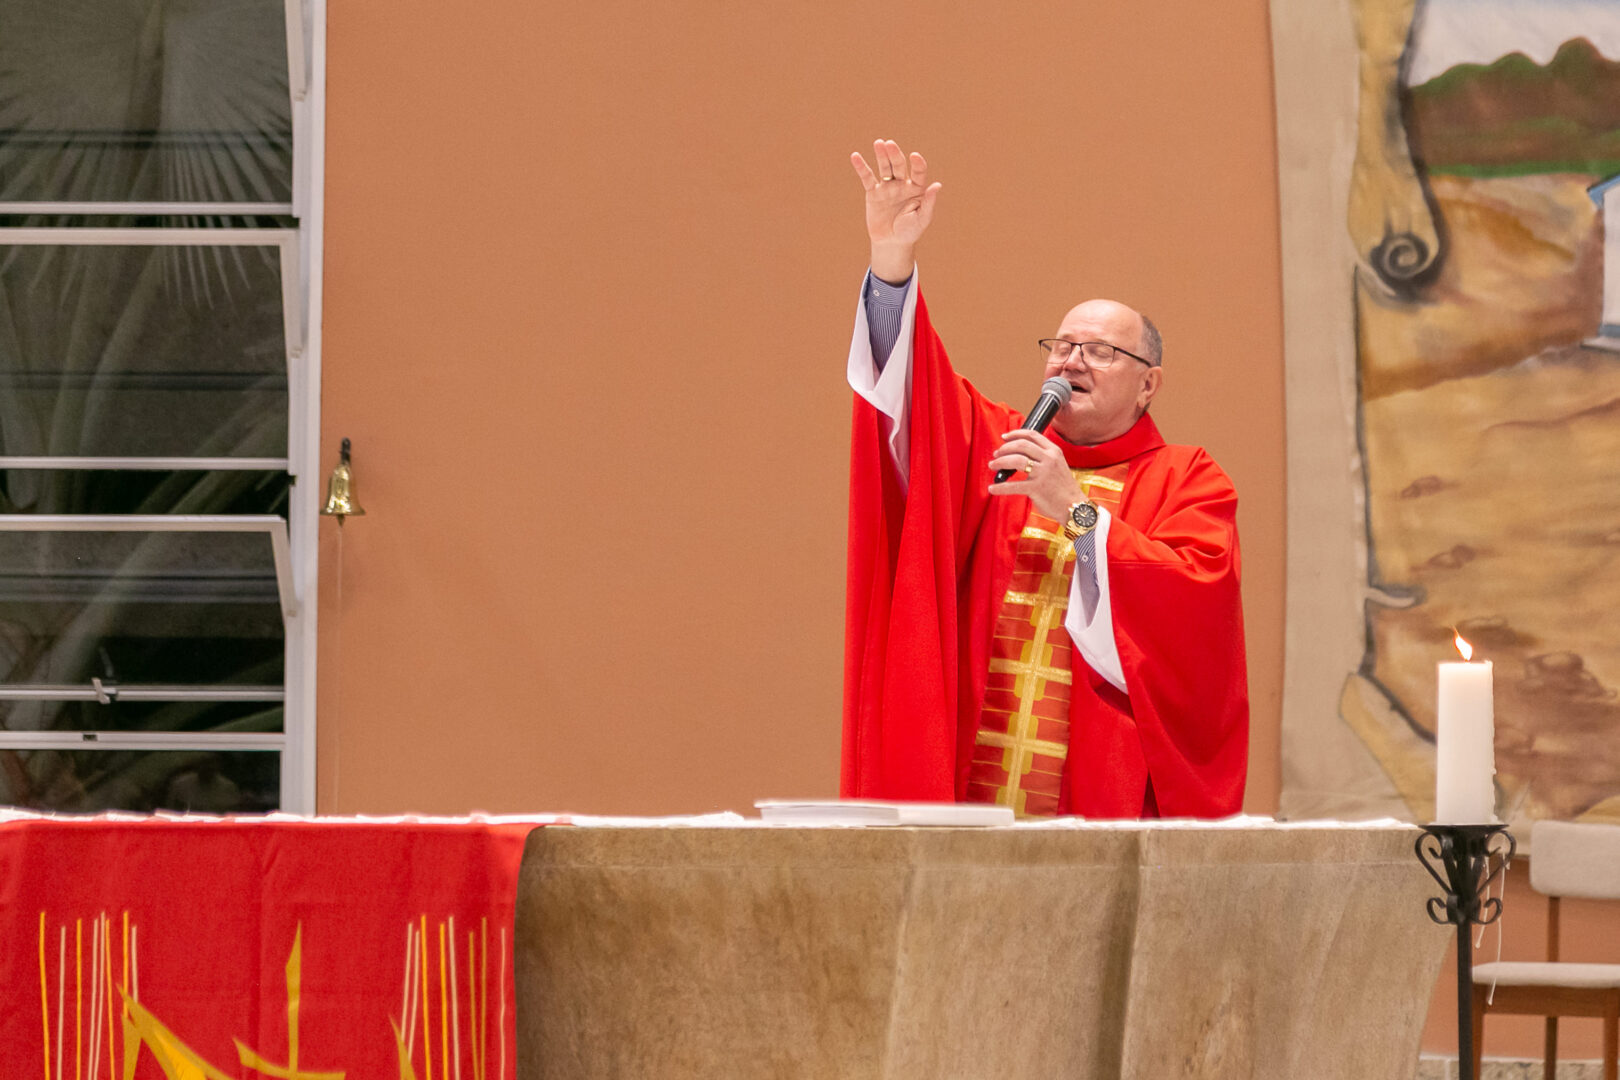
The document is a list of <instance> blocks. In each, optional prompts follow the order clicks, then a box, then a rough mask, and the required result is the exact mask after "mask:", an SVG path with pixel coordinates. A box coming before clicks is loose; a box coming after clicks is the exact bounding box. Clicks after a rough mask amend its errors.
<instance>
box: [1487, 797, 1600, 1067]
mask: <svg viewBox="0 0 1620 1080" xmlns="http://www.w3.org/2000/svg"><path fill="white" fill-rule="evenodd" d="M1530 887H1531V888H1532V889H1534V890H1536V892H1538V893H1541V894H1543V895H1544V896H1546V897H1547V959H1546V961H1545V962H1542V963H1523V962H1506V961H1504V962H1501V963H1490V964H1479V965H1477V966H1476V967H1475V968H1474V1017H1473V1019H1474V1075H1475V1076H1478V1075H1480V1072H1479V1069H1480V1057H1481V1055H1482V1052H1483V1048H1482V1041H1483V1036H1484V1033H1485V1014H1486V1013H1487V1012H1492V1013H1513V1014H1516V1015H1520V1016H1524V1015H1530V1016H1545V1017H1546V1018H1547V1053H1546V1064H1545V1066H1544V1072H1543V1073H1542V1075H1543V1076H1544V1077H1545V1078H1546V1080H1554V1078H1555V1077H1556V1076H1557V1069H1558V1018H1559V1017H1560V1016H1595V1017H1601V1018H1602V1020H1603V1080H1620V1077H1617V1076H1616V1069H1617V1063H1616V1059H1617V1058H1620V964H1574V963H1564V962H1562V961H1560V960H1559V959H1558V902H1559V900H1560V898H1562V897H1565V896H1572V897H1580V898H1584V899H1597V900H1620V825H1579V824H1576V823H1574V822H1567V821H1538V822H1536V823H1535V824H1534V825H1532V826H1531V828H1530ZM1492 981H1495V983H1496V998H1495V1000H1494V1001H1493V1002H1492V1003H1491V1004H1490V1005H1486V1004H1485V996H1486V994H1487V992H1488V991H1489V989H1490V985H1491V983H1492Z"/></svg>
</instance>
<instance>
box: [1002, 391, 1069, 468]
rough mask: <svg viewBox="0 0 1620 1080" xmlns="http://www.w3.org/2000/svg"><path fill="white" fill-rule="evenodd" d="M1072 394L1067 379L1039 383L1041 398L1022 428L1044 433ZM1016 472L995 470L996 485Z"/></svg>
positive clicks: (1037, 400) (1030, 411)
mask: <svg viewBox="0 0 1620 1080" xmlns="http://www.w3.org/2000/svg"><path fill="white" fill-rule="evenodd" d="M1072 393H1074V387H1072V386H1070V385H1069V382H1068V380H1067V379H1055V378H1054V379H1047V380H1046V381H1045V382H1043V383H1041V396H1040V397H1039V398H1038V399H1036V401H1035V407H1034V408H1033V409H1031V410H1029V415H1028V416H1026V417H1025V418H1024V423H1023V425H1022V426H1023V427H1027V428H1029V429H1030V430H1031V431H1045V430H1046V425H1047V424H1050V423H1051V422H1052V417H1054V416H1056V415H1057V414H1058V410H1059V409H1061V408H1063V406H1065V405H1067V404H1068V403H1069V395H1070V394H1072ZM1017 471H1018V470H1017V469H997V470H996V483H998V484H1004V483H1006V482H1007V479H1008V477H1010V476H1012V474H1013V473H1015V472H1017Z"/></svg>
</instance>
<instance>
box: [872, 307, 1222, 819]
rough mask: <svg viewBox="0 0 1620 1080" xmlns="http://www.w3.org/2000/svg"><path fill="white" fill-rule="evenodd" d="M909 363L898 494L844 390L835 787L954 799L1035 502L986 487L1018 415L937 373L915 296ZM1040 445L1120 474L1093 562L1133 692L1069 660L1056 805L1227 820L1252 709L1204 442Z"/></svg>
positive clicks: (1217, 481) (1136, 434) (948, 373)
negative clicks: (843, 601) (1065, 736)
mask: <svg viewBox="0 0 1620 1080" xmlns="http://www.w3.org/2000/svg"><path fill="white" fill-rule="evenodd" d="M911 363H912V372H911V396H910V407H909V418H910V451H909V452H910V468H909V478H910V484H909V492H908V491H904V490H902V488H901V486H900V482H899V480H898V477H897V476H896V474H895V470H894V467H893V464H892V463H891V462H890V461H889V460H888V449H887V447H886V445H885V439H884V435H883V427H882V425H881V424H880V422H879V419H880V418H879V414H878V412H877V410H876V409H874V408H873V407H872V406H871V405H870V404H868V403H867V402H866V401H865V400H863V399H862V398H861V397H859V396H858V395H857V396H856V398H855V414H854V424H853V447H852V450H851V453H850V510H849V567H848V583H847V589H848V592H847V607H846V613H845V619H846V622H845V644H844V747H843V778H842V785H841V788H842V792H843V794H844V795H845V796H846V797H851V798H884V799H917V800H935V801H960V800H961V799H962V797H963V795H964V793H965V791H966V789H967V781H968V771H969V768H970V766H971V764H972V758H973V744H974V738H975V734H976V731H977V726H978V722H979V716H980V706H981V703H982V701H983V698H984V692H985V683H986V678H987V672H988V670H989V651H990V646H991V635H992V631H993V629H994V626H995V623H996V617H997V613H998V610H999V607H1000V605H1001V601H1002V598H1003V597H1004V596H1005V594H1006V592H1007V585H1008V581H1009V579H1010V577H1011V573H1012V565H1013V556H1014V551H1015V547H1016V544H1017V541H1018V536H1019V533H1020V531H1021V530H1022V528H1023V525H1024V522H1025V520H1026V518H1027V517H1028V514H1029V508H1030V504H1029V500H1028V499H1027V498H1025V497H1023V496H995V495H991V494H989V493H988V492H987V491H986V490H985V489H986V488H987V487H988V485H989V483H990V479H991V470H990V469H989V466H988V462H989V460H990V458H991V457H993V456H994V453H995V449H996V448H997V447H998V446H1000V444H1001V436H1002V435H1003V434H1004V433H1005V432H1007V431H1010V430H1012V429H1014V428H1016V427H1018V426H1019V425H1020V423H1021V422H1022V414H1021V413H1019V412H1017V411H1016V410H1013V409H1010V408H1008V407H1007V406H1005V405H1002V404H999V403H996V402H992V401H989V400H987V399H986V398H984V397H983V396H982V395H981V394H980V393H979V392H978V391H977V390H975V389H974V388H973V386H972V385H971V384H970V383H968V382H967V380H966V379H963V378H962V377H961V376H960V375H958V374H957V373H956V372H955V371H954V370H953V369H952V368H951V365H950V361H949V359H948V358H947V357H946V355H945V349H944V347H943V346H942V345H941V343H940V341H939V337H938V336H937V335H936V334H935V333H934V330H933V327H932V325H931V324H930V323H929V321H928V313H927V307H926V305H925V304H924V303H923V300H922V297H920V296H919V297H918V298H917V313H916V329H915V333H914V338H913V343H912V358H911ZM1048 435H1049V437H1051V438H1052V439H1053V441H1054V442H1056V443H1057V444H1058V446H1060V447H1061V448H1062V449H1063V452H1064V455H1065V456H1066V457H1067V458H1068V462H1069V464H1070V466H1072V467H1076V468H1101V467H1105V466H1108V465H1113V464H1117V463H1119V462H1122V461H1123V462H1126V463H1127V464H1128V472H1127V480H1126V482H1125V490H1124V493H1123V496H1122V500H1121V503H1120V506H1119V509H1118V511H1117V512H1116V513H1115V514H1114V517H1113V523H1112V526H1111V528H1110V530H1109V534H1108V545H1107V556H1108V574H1109V582H1110V594H1111V610H1112V614H1113V621H1114V634H1115V641H1116V645H1117V647H1118V650H1119V658H1120V664H1121V667H1122V669H1123V671H1124V674H1125V685H1126V687H1127V688H1128V690H1129V696H1127V695H1126V694H1124V693H1121V692H1120V691H1119V690H1117V689H1116V688H1115V687H1114V686H1113V685H1112V684H1110V683H1108V682H1107V681H1106V680H1104V679H1103V678H1102V677H1101V676H1099V675H1097V674H1096V673H1095V672H1094V671H1092V670H1091V668H1090V666H1089V665H1088V664H1087V663H1086V661H1085V660H1084V659H1083V658H1082V657H1081V656H1080V655H1079V653H1078V652H1075V653H1074V655H1073V658H1072V659H1073V670H1074V673H1075V678H1074V686H1073V691H1072V696H1071V700H1070V712H1069V724H1070V746H1069V753H1068V757H1067V758H1066V760H1065V763H1064V777H1063V780H1064V784H1063V791H1062V795H1061V797H1060V802H1059V810H1060V812H1063V813H1071V814H1079V815H1083V816H1086V817H1100V818H1134V817H1137V816H1139V815H1140V814H1141V812H1142V809H1143V804H1144V797H1145V795H1146V793H1147V791H1148V784H1149V781H1150V779H1151V783H1152V793H1153V796H1154V799H1155V800H1156V802H1157V805H1158V808H1159V811H1160V812H1161V813H1162V814H1163V815H1164V816H1166V817H1205V818H1207V817H1221V816H1225V815H1229V814H1234V813H1237V812H1238V811H1239V809H1240V808H1241V806H1242V801H1243V784H1244V778H1245V775H1246V773H1247V767H1248V731H1249V700H1248V677H1247V671H1246V666H1245V661H1244V650H1243V612H1242V603H1241V596H1240V593H1239V588H1238V573H1239V560H1238V542H1237V524H1236V514H1237V495H1236V493H1235V492H1234V491H1233V488H1232V483H1231V481H1230V480H1229V479H1227V476H1226V474H1225V473H1224V472H1222V471H1221V469H1220V467H1219V466H1217V465H1216V464H1215V462H1214V461H1213V460H1212V459H1211V458H1210V457H1209V455H1208V454H1207V453H1205V452H1204V451H1203V450H1202V449H1200V448H1197V447H1189V446H1167V445H1165V443H1164V440H1163V439H1162V438H1161V437H1160V436H1159V431H1158V428H1157V427H1155V426H1154V423H1153V421H1152V420H1151V419H1150V418H1149V417H1147V416H1143V417H1142V419H1141V420H1139V421H1138V422H1137V423H1136V425H1135V426H1134V427H1132V428H1131V430H1130V431H1128V432H1127V433H1126V434H1124V435H1122V436H1120V437H1119V438H1117V439H1113V440H1110V441H1109V442H1106V443H1102V444H1100V445H1098V446H1093V447H1086V446H1073V445H1070V444H1068V443H1066V442H1064V441H1063V440H1062V439H1061V438H1060V437H1058V436H1057V435H1056V434H1055V433H1054V432H1050V431H1049V432H1048Z"/></svg>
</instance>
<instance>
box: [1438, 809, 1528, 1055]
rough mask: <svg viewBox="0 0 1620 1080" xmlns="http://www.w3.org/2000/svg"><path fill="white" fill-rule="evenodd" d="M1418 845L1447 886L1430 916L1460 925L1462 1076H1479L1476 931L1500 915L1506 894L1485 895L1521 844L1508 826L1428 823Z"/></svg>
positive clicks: (1458, 1029)
mask: <svg viewBox="0 0 1620 1080" xmlns="http://www.w3.org/2000/svg"><path fill="white" fill-rule="evenodd" d="M1499 840H1505V841H1507V843H1506V845H1503V844H1501V843H1498V841H1499ZM1416 847H1417V857H1418V861H1419V862H1421V863H1422V864H1423V868H1424V869H1425V870H1427V871H1428V872H1429V874H1430V876H1431V877H1433V878H1434V880H1435V881H1438V882H1439V883H1440V887H1441V888H1442V889H1444V890H1445V895H1444V896H1443V897H1442V896H1433V897H1430V898H1429V903H1428V909H1429V918H1431V919H1433V920H1434V921H1435V922H1437V923H1440V924H1441V925H1442V926H1444V925H1451V926H1455V927H1456V928H1457V1075H1458V1077H1459V1078H1460V1080H1476V1078H1475V1076H1474V943H1473V941H1472V940H1470V939H1471V937H1472V934H1471V930H1472V928H1473V927H1475V926H1489V925H1490V924H1491V923H1493V922H1495V921H1496V920H1497V919H1499V918H1501V916H1502V899H1501V897H1491V898H1489V899H1486V893H1487V892H1488V891H1489V890H1490V887H1491V883H1492V882H1494V881H1495V880H1496V879H1497V878H1498V877H1500V876H1501V875H1502V872H1503V871H1504V870H1506V869H1507V865H1508V863H1510V862H1512V861H1513V853H1514V852H1515V851H1516V850H1518V845H1517V844H1516V843H1515V842H1514V840H1513V834H1512V833H1510V832H1508V831H1507V826H1506V825H1425V826H1423V835H1421V836H1419V837H1418V838H1417V845H1416Z"/></svg>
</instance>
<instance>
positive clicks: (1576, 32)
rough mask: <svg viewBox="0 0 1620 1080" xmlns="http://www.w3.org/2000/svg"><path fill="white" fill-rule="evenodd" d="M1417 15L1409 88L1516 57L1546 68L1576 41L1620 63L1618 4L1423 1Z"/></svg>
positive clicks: (1588, 0) (1596, 0)
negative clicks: (1455, 70) (1462, 68)
mask: <svg viewBox="0 0 1620 1080" xmlns="http://www.w3.org/2000/svg"><path fill="white" fill-rule="evenodd" d="M1419 11H1420V17H1419V19H1418V21H1417V25H1416V26H1415V27H1414V29H1413V32H1412V54H1411V66H1410V69H1409V71H1408V74H1407V79H1406V83H1407V85H1408V86H1418V85H1420V84H1422V83H1425V82H1428V81H1429V80H1430V79H1432V78H1434V77H1435V76H1436V75H1439V74H1441V73H1442V72H1444V71H1445V70H1446V69H1448V68H1451V67H1454V66H1455V65H1457V64H1489V63H1490V62H1491V61H1493V60H1496V59H1498V58H1500V57H1502V56H1506V55H1507V54H1508V53H1512V52H1522V53H1524V54H1525V55H1526V56H1528V57H1530V59H1532V60H1534V61H1535V62H1536V63H1538V64H1545V63H1547V61H1549V60H1551V59H1552V58H1553V54H1554V53H1556V52H1557V51H1558V46H1560V45H1562V44H1563V43H1564V42H1566V41H1568V40H1570V39H1571V38H1577V37H1584V38H1586V39H1587V40H1588V41H1590V42H1591V43H1592V44H1593V45H1595V46H1597V49H1598V51H1599V52H1601V53H1602V54H1603V55H1604V56H1606V57H1608V58H1609V59H1611V60H1620V0H1423V3H1422V6H1421V7H1420V9H1419Z"/></svg>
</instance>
